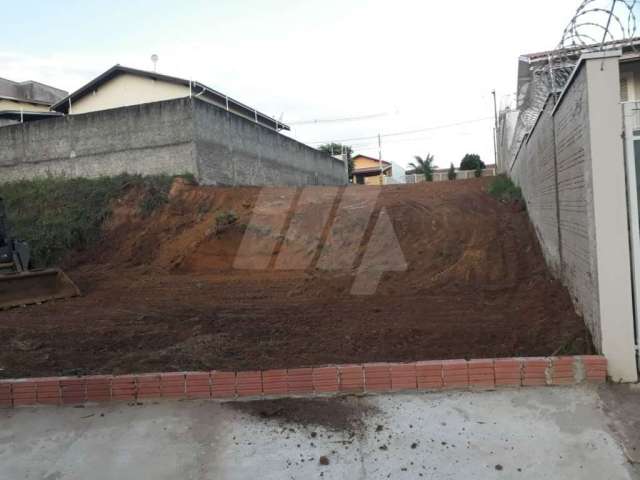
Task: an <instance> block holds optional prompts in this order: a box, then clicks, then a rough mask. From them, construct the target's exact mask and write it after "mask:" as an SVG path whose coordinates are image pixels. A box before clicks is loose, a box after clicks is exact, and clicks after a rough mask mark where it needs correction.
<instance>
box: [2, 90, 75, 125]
mask: <svg viewBox="0 0 640 480" xmlns="http://www.w3.org/2000/svg"><path fill="white" fill-rule="evenodd" d="M66 95H67V92H66V91H64V90H61V89H59V88H55V87H51V86H49V85H45V84H44V83H39V82H34V81H33V80H29V81H26V82H15V81H13V80H8V79H6V78H0V126H3V125H11V124H14V123H20V122H27V121H31V120H38V119H42V118H48V117H52V116H58V115H60V114H59V113H56V112H51V111H50V107H51V105H53V104H54V103H56V102H57V101H59V100H60V99H61V98H64V97H65V96H66Z"/></svg>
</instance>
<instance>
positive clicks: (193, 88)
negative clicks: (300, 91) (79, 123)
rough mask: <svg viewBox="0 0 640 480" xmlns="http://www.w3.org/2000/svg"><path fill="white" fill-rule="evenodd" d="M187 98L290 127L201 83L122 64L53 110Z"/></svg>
mask: <svg viewBox="0 0 640 480" xmlns="http://www.w3.org/2000/svg"><path fill="white" fill-rule="evenodd" d="M186 97H193V98H198V99H200V100H203V101H205V102H208V103H212V104H214V105H216V106H218V107H221V108H224V109H225V110H227V111H229V112H233V113H235V114H236V115H240V116H241V117H245V118H246V119H248V120H251V121H254V122H256V123H258V124H260V125H263V126H265V127H267V128H271V129H273V130H290V128H289V126H287V125H285V124H284V123H282V122H278V120H276V119H274V118H272V117H270V116H268V115H265V114H263V113H260V112H258V111H257V110H256V109H254V108H251V107H249V106H247V105H244V104H243V103H241V102H239V101H237V100H234V99H233V98H231V97H228V96H227V95H224V94H223V93H220V92H218V91H216V90H214V89H212V88H210V87H207V86H206V85H204V84H202V83H200V82H196V81H193V80H188V79H185V78H179V77H172V76H170V75H164V74H160V73H157V72H150V71H147V70H138V69H135V68H130V67H125V66H122V65H114V66H113V67H111V68H110V69H109V70H107V71H106V72H104V73H102V74H101V75H98V76H97V77H96V78H94V79H93V80H91V81H90V82H89V83H87V84H86V85H84V86H83V87H80V88H79V89H78V90H76V91H75V92H73V93H71V94H70V95H68V96H65V97H64V98H61V99H59V100H58V101H57V102H56V103H55V104H54V105H53V106H52V107H51V109H52V110H54V111H56V112H60V113H64V114H66V115H78V114H82V113H90V112H98V111H102V110H110V109H113V108H122V107H128V106H131V105H142V104H146V103H153V102H162V101H165V100H174V99H178V98H186Z"/></svg>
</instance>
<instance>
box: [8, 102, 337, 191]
mask: <svg viewBox="0 0 640 480" xmlns="http://www.w3.org/2000/svg"><path fill="white" fill-rule="evenodd" d="M122 172H129V173H143V174H160V173H167V174H180V173H192V174H194V175H195V176H196V177H197V178H198V179H199V180H200V181H201V183H203V184H208V185H308V184H325V185H341V184H345V183H346V172H345V168H344V164H343V162H342V161H340V160H337V159H334V158H332V157H330V156H329V155H328V154H325V153H322V152H320V151H318V150H315V149H313V148H310V147H308V146H306V145H303V144H301V143H299V142H297V141H295V140H292V139H290V138H288V137H285V136H283V135H281V134H279V133H276V132H275V131H273V130H271V129H269V128H267V127H263V126H260V125H257V124H255V123H254V122H252V121H250V120H247V119H244V118H241V117H238V116H237V115H234V114H232V113H229V112H227V111H226V110H224V109H222V108H220V107H216V106H214V105H211V104H209V103H206V102H203V101H200V100H197V99H191V98H189V97H186V98H180V99H175V100H168V101H163V102H156V103H146V104H141V105H134V106H130V107H123V108H118V109H111V110H103V111H96V112H91V113H87V114H83V115H68V116H65V117H59V118H53V119H47V120H39V121H37V122H29V123H25V124H19V125H8V126H5V127H3V128H1V129H0V181H11V180H17V179H21V178H34V177H38V176H45V175H49V174H53V175H69V176H86V177H96V176H100V175H116V174H119V173H122Z"/></svg>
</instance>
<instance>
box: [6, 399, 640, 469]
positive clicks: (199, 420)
mask: <svg viewBox="0 0 640 480" xmlns="http://www.w3.org/2000/svg"><path fill="white" fill-rule="evenodd" d="M605 409H606V408H604V407H603V402H602V399H601V397H600V395H599V392H598V390H597V389H595V388H592V387H573V388H540V389H533V388H528V389H522V390H507V391H496V392H479V393H473V392H464V393H438V394H396V395H381V396H367V397H347V398H337V399H311V400H305V399H293V400H283V401H265V402H240V403H234V404H219V403H213V402H204V401H183V402H160V403H147V404H144V405H141V404H137V405H127V404H113V405H108V406H95V407H85V408H73V407H64V408H56V407H52V408H46V407H37V408H19V409H15V410H4V411H0V478H1V479H27V478H28V479H47V480H61V479H94V480H99V479H117V480H126V479H140V478H149V479H154V480H159V479H257V478H260V479H311V478H325V479H334V478H335V479H342V478H349V479H365V478H367V479H386V478H400V479H402V478H405V479H415V478H431V479H448V478H452V479H453V478H456V479H458V478H460V479H507V478H508V479H511V478H518V479H520V478H522V479H541V478H549V479H577V478H580V479H598V480H601V479H603V478H607V479H610V480H614V479H630V478H636V477H634V472H633V470H632V466H631V464H630V463H629V461H628V460H627V456H626V455H625V453H624V452H623V449H622V447H621V446H620V444H619V443H618V440H617V437H616V436H614V434H613V433H612V430H611V429H610V427H609V426H608V425H609V424H611V420H610V417H608V416H607V414H606V413H605V411H604V410H605Z"/></svg>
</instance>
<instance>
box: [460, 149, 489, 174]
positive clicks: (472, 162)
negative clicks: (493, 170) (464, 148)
mask: <svg viewBox="0 0 640 480" xmlns="http://www.w3.org/2000/svg"><path fill="white" fill-rule="evenodd" d="M484 167H485V164H484V162H483V161H482V160H480V155H478V154H477V153H467V154H466V155H465V156H464V157H463V158H462V161H461V162H460V170H477V169H478V168H480V169H481V170H482V169H483V168H484Z"/></svg>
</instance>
